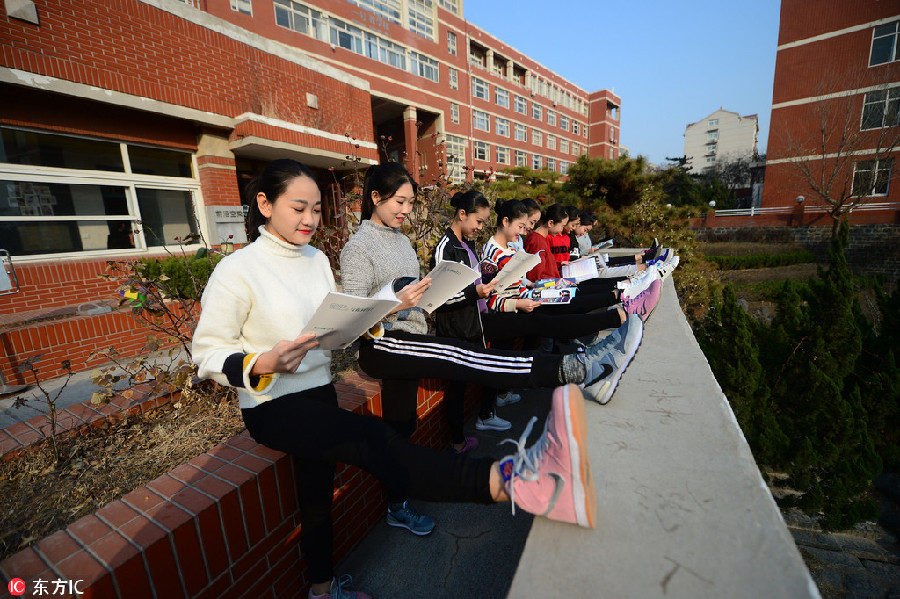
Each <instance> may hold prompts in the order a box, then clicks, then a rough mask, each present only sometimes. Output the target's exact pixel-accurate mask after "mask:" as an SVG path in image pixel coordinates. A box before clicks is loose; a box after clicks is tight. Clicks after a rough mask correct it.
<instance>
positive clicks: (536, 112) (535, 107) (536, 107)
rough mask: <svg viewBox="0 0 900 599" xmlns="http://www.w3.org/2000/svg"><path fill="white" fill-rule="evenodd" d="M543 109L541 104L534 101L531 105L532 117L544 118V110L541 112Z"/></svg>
mask: <svg viewBox="0 0 900 599" xmlns="http://www.w3.org/2000/svg"><path fill="white" fill-rule="evenodd" d="M542 110H543V109H542V108H541V106H540V104H534V103H532V105H531V118H533V119H537V120H541V119H542V118H543V114H542V112H541V111H542Z"/></svg>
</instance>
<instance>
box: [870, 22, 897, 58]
mask: <svg viewBox="0 0 900 599" xmlns="http://www.w3.org/2000/svg"><path fill="white" fill-rule="evenodd" d="M891 26H893V31H888V28H889V27H891ZM879 29H881V30H882V33H881V34H880V35H876V32H877V31H878V30H879ZM886 38H892V39H891V54H892V55H893V58H889V59H888V60H885V61H883V62H876V63H873V62H872V60H874V59H875V44H876V42H877V41H878V40H883V39H886ZM897 60H900V21H894V22H893V23H884V24H883V25H878V26H876V27H873V28H872V44H871V45H870V47H869V66H870V67H876V66H878V65H882V64H889V63H892V62H895V61H897Z"/></svg>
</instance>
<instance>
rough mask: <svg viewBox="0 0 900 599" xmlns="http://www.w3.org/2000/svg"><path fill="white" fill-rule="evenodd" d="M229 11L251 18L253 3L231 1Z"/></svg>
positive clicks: (237, 0) (248, 1)
mask: <svg viewBox="0 0 900 599" xmlns="http://www.w3.org/2000/svg"><path fill="white" fill-rule="evenodd" d="M231 10H233V11H235V12H239V13H241V14H245V15H250V16H251V17H252V16H253V2H252V0H231Z"/></svg>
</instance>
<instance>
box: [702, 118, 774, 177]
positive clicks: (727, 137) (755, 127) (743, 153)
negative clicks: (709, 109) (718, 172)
mask: <svg viewBox="0 0 900 599" xmlns="http://www.w3.org/2000/svg"><path fill="white" fill-rule="evenodd" d="M758 135H759V119H758V118H757V116H756V115H755V114H751V115H747V116H741V115H740V114H738V113H736V112H732V111H730V110H725V109H723V108H719V110H716V111H715V112H713V113H712V114H710V115H709V116H707V117H706V118H703V119H700V120H699V121H697V122H696V123H691V124H689V125H688V126H687V127H685V129H684V156H685V158H686V162H685V167H686V168H688V169H689V170H690V171H692V172H694V173H697V174H699V173H702V172H703V171H706V170H712V169H714V168H715V167H716V165H717V164H721V163H722V162H727V161H728V160H736V159H746V160H753V159H755V158H756V156H757V151H756V140H757V136H758Z"/></svg>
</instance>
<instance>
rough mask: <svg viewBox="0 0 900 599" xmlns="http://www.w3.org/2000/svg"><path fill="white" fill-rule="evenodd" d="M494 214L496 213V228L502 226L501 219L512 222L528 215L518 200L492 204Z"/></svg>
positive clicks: (498, 201)
mask: <svg viewBox="0 0 900 599" xmlns="http://www.w3.org/2000/svg"><path fill="white" fill-rule="evenodd" d="M494 212H496V213H497V226H498V227H500V226H502V225H503V219H504V218H505V219H507V220H509V222H512V221H514V220H516V219H517V218H520V217H522V216H527V215H528V210H527V209H526V208H525V204H523V203H522V202H521V201H519V200H497V201H496V202H495V203H494Z"/></svg>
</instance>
